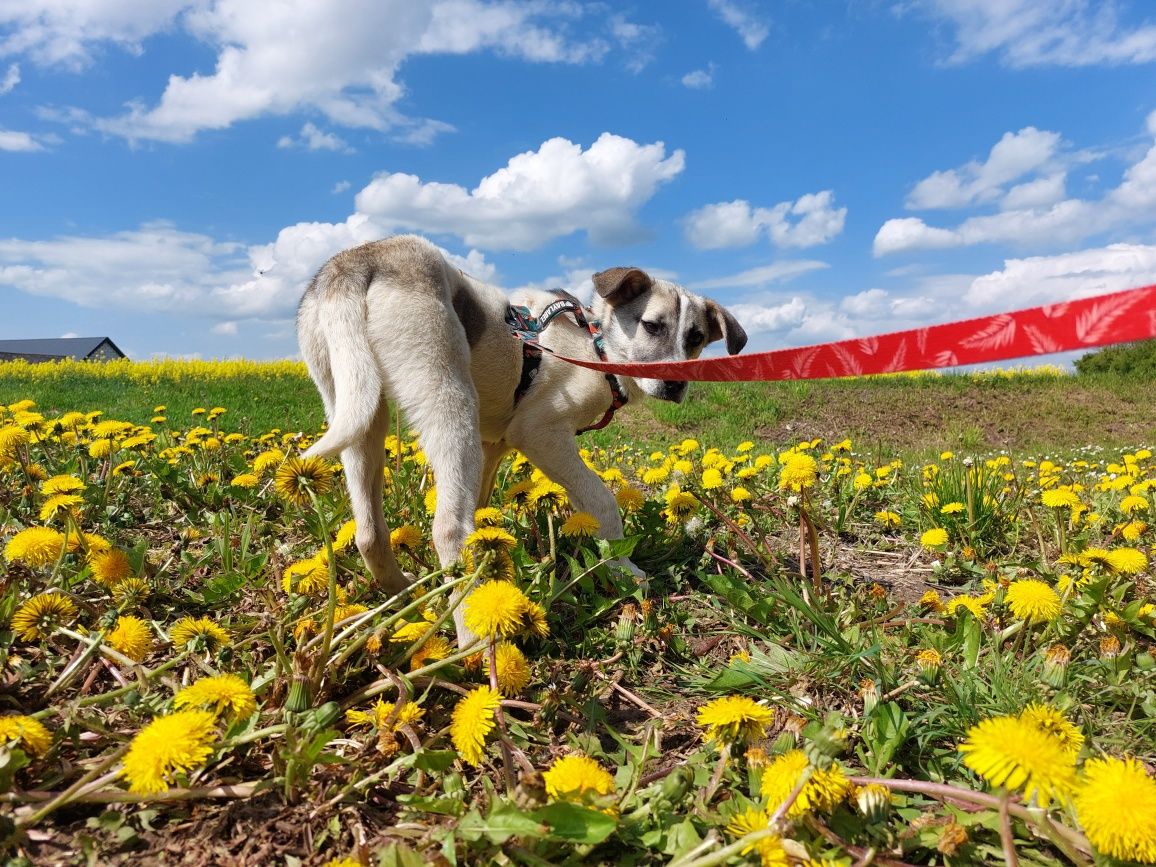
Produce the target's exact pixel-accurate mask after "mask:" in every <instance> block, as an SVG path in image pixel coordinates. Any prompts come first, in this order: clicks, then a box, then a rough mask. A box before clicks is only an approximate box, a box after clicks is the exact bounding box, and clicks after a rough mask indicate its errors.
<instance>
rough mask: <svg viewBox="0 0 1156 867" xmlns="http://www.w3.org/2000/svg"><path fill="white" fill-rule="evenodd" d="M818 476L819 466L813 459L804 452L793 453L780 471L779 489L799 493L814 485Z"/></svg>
mask: <svg viewBox="0 0 1156 867" xmlns="http://www.w3.org/2000/svg"><path fill="white" fill-rule="evenodd" d="M818 475H819V465H818V463H817V462H816V461H815V459H814V458H813V457H811V456H810V455H808V454H805V453H803V452H792V453H791V454H790V455H788V456H787V459H786V460H785V461H784V462H783V466H782V469H780V470H779V488H780V489H782V490H784V491H795V492H796V493H798V492H800V491H803V490H805V489H806V488H809V487H811V486H812V485H814V484H815V480H816V478H818Z"/></svg>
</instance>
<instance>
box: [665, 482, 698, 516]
mask: <svg viewBox="0 0 1156 867" xmlns="http://www.w3.org/2000/svg"><path fill="white" fill-rule="evenodd" d="M699 505H700V504H699V501H698V498H697V497H695V495H694V494H691V493H689V492H687V491H679V490H677V489H674V488H672V489H671V490H670V491H668V492H667V496H666V508H665V509H664V510H663V514H664V515H666V519H667V520H668V521H669V522H671V523H678V522H679V521H683V520H685V519H687V518H689V517H690V516H691V515H692V514H694V512H695V510H696V509H697V508H698V507H699Z"/></svg>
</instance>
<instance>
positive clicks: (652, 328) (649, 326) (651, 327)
mask: <svg viewBox="0 0 1156 867" xmlns="http://www.w3.org/2000/svg"><path fill="white" fill-rule="evenodd" d="M640 321H641V322H642V327H643V329H644V330H645V331H646V333H647V334H649V335H650V336H651V337H654V336H657V335H659V334H662V332H663V331H664V330H665V329H666V326H665V325H663V324H662V323H661V322H650V321H648V320H646V319H642V320H640Z"/></svg>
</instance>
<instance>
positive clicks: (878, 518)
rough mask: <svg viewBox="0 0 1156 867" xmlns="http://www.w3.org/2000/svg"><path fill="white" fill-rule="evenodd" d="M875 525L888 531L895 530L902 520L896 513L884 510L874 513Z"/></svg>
mask: <svg viewBox="0 0 1156 867" xmlns="http://www.w3.org/2000/svg"><path fill="white" fill-rule="evenodd" d="M875 523H876V524H879V525H880V526H881V527H884V528H886V529H888V530H897V529H898V528H899V525H900V524H902V523H903V519H902V518H900V517H899V515H898V514H897V513H895V512H889V511H886V510H885V511H882V512H876V513H875Z"/></svg>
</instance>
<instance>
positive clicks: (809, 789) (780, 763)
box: [762, 750, 851, 819]
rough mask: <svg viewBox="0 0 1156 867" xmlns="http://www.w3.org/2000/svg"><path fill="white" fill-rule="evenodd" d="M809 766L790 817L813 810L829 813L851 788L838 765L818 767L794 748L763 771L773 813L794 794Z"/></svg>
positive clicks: (790, 808) (788, 809) (767, 801)
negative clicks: (824, 768) (808, 773)
mask: <svg viewBox="0 0 1156 867" xmlns="http://www.w3.org/2000/svg"><path fill="white" fill-rule="evenodd" d="M808 769H809V770H810V776H808V777H807V781H806V782H805V783H804V784H803V788H802V789H801V790H800V791H799V795H798V797H797V798H795V802H794V803H793V804H792V805H791V806H790V807H789V808H787V816H789V817H790V818H792V819H796V818H798V817H799V816H803V815H805V814H807V813H810V812H812V811H817V812H820V813H829V812H830V811H831V810H833V809H835V807H837V806H838V805H839V804H840V803H841V802H842V801H843V799H844V798H846V797H847V794H848V793H849V792H850V791H851V783H850V782H849V781H848V780H847V776H846V774H844V773H843V771H842V769H841V768H840V767H839V766H838V765H832V766H831V767H830V768H828V769H826V770H822V769H820V768H815V767H812V766H811V763H810V761H809V760H808V759H807V756H806V754H805V753H804V752H803V751H802V750H791V751H789V752H786V753H783V755H781V756H779V757H778V758H776V759H775V760H774V761H773V762H771V764H770V765H768V766H767V768H766V769H765V770H764V771H763V781H762V793H763V797H764V798H765V799H766V805H767V810H768V811H769V812H772V813H773V812H774V811H775V810H777V809H778V808H779V807H780V806H781V805H782V804H783V803H784V802H785V801H786V800H787V798H789V797H790V796H791V793H792V792H794V791H795V787H796V786H798V785H799V781H800V780H801V779H803V774H805V773H807V772H808Z"/></svg>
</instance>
